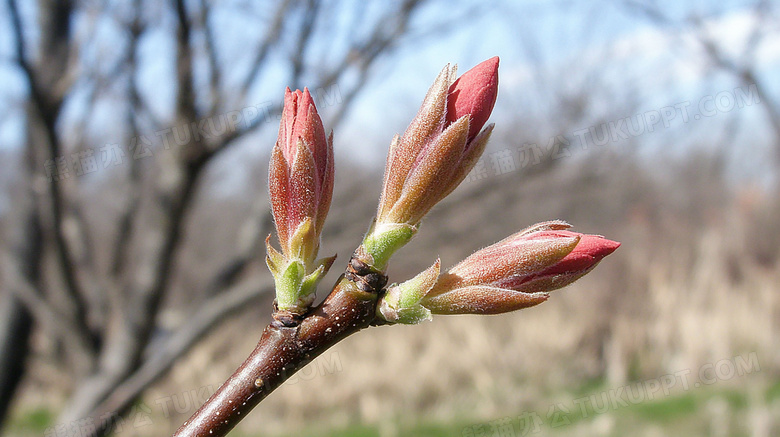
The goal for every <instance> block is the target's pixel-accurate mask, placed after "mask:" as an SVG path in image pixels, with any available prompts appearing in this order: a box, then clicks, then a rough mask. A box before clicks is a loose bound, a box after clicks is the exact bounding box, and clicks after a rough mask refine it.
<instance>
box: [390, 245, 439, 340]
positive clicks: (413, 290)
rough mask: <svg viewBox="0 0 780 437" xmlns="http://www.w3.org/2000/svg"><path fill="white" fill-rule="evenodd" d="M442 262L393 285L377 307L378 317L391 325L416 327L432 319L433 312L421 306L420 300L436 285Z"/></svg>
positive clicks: (437, 261) (437, 262)
mask: <svg viewBox="0 0 780 437" xmlns="http://www.w3.org/2000/svg"><path fill="white" fill-rule="evenodd" d="M440 267H441V261H440V260H438V259H437V260H436V262H435V263H434V264H433V265H432V266H430V267H428V269H426V270H425V271H423V272H422V273H420V274H419V275H417V276H415V277H414V278H412V279H410V280H408V281H406V282H403V283H401V284H393V285H391V286H390V287H388V288H387V292H386V293H385V295H384V296H383V297H382V299H381V300H380V301H379V305H378V306H377V317H379V318H380V319H382V320H385V321H386V322H390V323H403V324H406V325H416V324H418V323H421V322H423V321H425V320H430V319H431V311H430V310H429V309H428V308H425V307H424V306H422V305H420V300H422V298H423V297H424V296H425V295H426V294H428V292H429V291H430V290H431V288H433V286H434V285H435V284H436V279H437V278H438V277H439V270H440Z"/></svg>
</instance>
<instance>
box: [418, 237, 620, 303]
mask: <svg viewBox="0 0 780 437" xmlns="http://www.w3.org/2000/svg"><path fill="white" fill-rule="evenodd" d="M568 227H569V225H567V224H565V223H563V222H548V223H542V224H539V225H536V226H533V227H531V228H529V229H526V230H524V231H521V232H518V233H517V234H514V235H512V236H510V237H508V238H506V239H504V240H502V241H499V242H498V243H496V244H494V245H492V246H489V247H486V248H484V249H481V250H479V251H477V252H475V253H473V254H472V255H470V256H469V257H468V258H466V259H465V260H463V261H462V262H460V263H459V264H457V265H456V266H454V267H453V268H451V269H450V270H449V271H448V272H447V273H445V274H443V275H441V277H439V280H438V281H437V282H436V285H434V286H433V288H432V289H431V291H430V292H428V293H427V294H426V295H425V297H424V298H423V299H422V300H421V302H420V303H421V304H422V305H423V306H424V307H426V308H428V309H429V310H431V312H432V313H433V314H500V313H505V312H509V311H515V310H518V309H522V308H527V307H531V306H534V305H538V304H540V303H542V302H544V301H546V300H547V298H548V297H549V294H548V292H550V291H552V290H555V289H558V288H561V287H564V286H566V285H569V284H571V283H572V282H574V281H575V280H577V279H579V278H580V277H582V276H583V275H585V274H586V273H588V272H589V271H590V270H592V269H593V268H594V267H595V266H596V264H598V263H599V261H601V260H602V259H603V258H604V257H605V256H607V255H609V254H610V253H612V252H613V251H615V249H617V248H618V247H619V246H620V243H617V242H615V241H611V240H607V239H606V238H603V237H601V236H598V235H588V234H580V233H577V232H571V231H567V230H566V228H568Z"/></svg>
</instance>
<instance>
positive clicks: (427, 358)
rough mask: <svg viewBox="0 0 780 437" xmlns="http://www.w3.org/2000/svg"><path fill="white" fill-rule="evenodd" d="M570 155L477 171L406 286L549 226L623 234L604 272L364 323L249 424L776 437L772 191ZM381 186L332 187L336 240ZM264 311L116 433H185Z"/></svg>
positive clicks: (339, 242)
mask: <svg viewBox="0 0 780 437" xmlns="http://www.w3.org/2000/svg"><path fill="white" fill-rule="evenodd" d="M558 164H559V165H555V166H553V167H552V168H549V169H546V171H538V172H535V171H518V172H513V173H509V174H504V175H493V176H490V177H487V178H484V179H483V180H479V181H472V182H467V183H466V184H465V185H464V186H463V187H461V188H459V189H458V190H457V191H456V193H455V194H454V196H453V198H452V199H448V200H447V201H446V202H445V203H444V204H442V205H441V206H440V207H438V208H437V209H436V210H434V212H433V214H432V216H431V218H430V219H429V220H428V221H426V222H425V223H424V225H423V227H422V229H421V231H420V234H419V238H418V239H417V241H415V242H413V243H412V244H411V245H410V246H409V247H408V248H405V249H404V251H403V252H401V253H400V254H399V256H398V257H397V261H396V262H395V263H393V265H392V267H391V271H390V274H391V280H393V279H395V280H403V279H405V278H407V277H409V276H411V275H413V274H415V273H416V272H417V271H418V270H419V269H421V268H423V267H425V266H427V265H428V264H429V263H430V262H431V260H433V259H434V257H435V256H436V255H440V256H441V257H442V261H443V263H444V264H445V265H451V264H453V263H455V262H457V261H458V260H459V259H460V258H461V257H463V256H465V255H466V254H467V253H469V252H470V251H472V250H474V249H476V248H478V247H480V246H482V245H486V244H489V243H491V242H492V241H495V240H498V239H500V238H501V237H503V236H504V235H506V234H508V233H510V232H512V231H514V230H516V229H518V228H521V227H524V226H526V225H529V224H531V223H534V222H537V221H541V220H545V219H554V218H560V219H565V220H568V221H570V222H571V223H573V224H575V229H577V230H580V231H584V232H595V233H603V234H607V235H608V236H609V237H610V238H613V239H616V240H618V241H621V242H622V243H623V246H622V247H621V248H620V249H619V250H618V251H617V252H616V253H615V254H614V255H613V256H611V257H609V258H608V259H606V260H605V261H604V262H603V263H602V264H601V265H600V266H599V267H598V268H597V269H596V270H595V271H594V272H593V273H592V274H590V275H588V276H587V277H585V278H583V279H582V280H580V281H579V282H578V283H576V284H574V285H573V286H571V287H569V288H566V289H563V290H561V291H558V292H556V293H555V294H554V295H553V297H552V298H551V299H550V301H548V302H547V303H545V304H543V305H541V306H539V307H537V308H533V309H530V310H524V311H521V312H518V313H514V314H509V315H502V316H492V317H470V316H460V317H437V318H435V319H434V321H433V322H430V323H424V324H422V325H419V326H412V327H408V326H397V327H381V328H371V329H369V330H367V331H364V332H362V333H360V334H358V335H355V336H353V337H351V338H349V339H347V340H346V341H344V342H342V343H341V344H339V345H338V346H336V347H335V348H333V349H332V350H330V351H328V352H326V353H325V354H324V355H323V356H321V357H320V358H318V359H317V360H315V361H314V362H313V363H311V364H309V366H308V367H307V368H305V369H304V370H303V371H301V372H300V373H299V374H298V375H296V376H294V377H293V378H292V379H291V380H290V381H289V382H288V383H286V384H285V385H284V386H283V387H282V388H280V389H279V390H278V391H277V392H276V393H274V394H273V395H271V397H270V398H269V399H268V400H267V401H265V402H264V403H263V404H261V405H260V407H259V408H258V409H257V410H256V411H255V412H254V413H253V414H252V415H251V416H250V417H248V418H247V419H246V420H245V421H243V422H242V423H241V425H240V426H239V428H237V430H236V431H235V435H246V436H260V435H263V436H266V435H267V436H282V435H284V436H299V435H311V436H326V435H344V436H353V435H354V436H363V435H366V436H383V437H384V436H407V435H442V436H445V435H446V436H523V435H548V434H551V435H562V436H566V435H572V436H574V435H577V436H582V435H594V436H634V435H636V436H663V435H708V436H720V435H723V436H727V435H729V436H730V435H735V436H740V435H744V436H755V437H769V436H772V435H778V433H780V348H778V345H779V344H778V338H780V337H779V334H780V293H779V291H780V290H778V284H780V256H778V254H780V251H779V250H778V244H780V224H778V221H777V220H776V217H777V215H778V213H780V203H778V201H777V199H776V198H774V197H772V196H770V195H768V194H766V193H765V192H763V191H761V190H758V189H751V188H742V187H740V188H737V189H735V188H733V187H730V186H729V185H728V184H727V183H726V182H724V180H725V177H724V175H723V174H722V172H721V170H720V166H719V165H718V161H717V160H715V159H711V158H708V157H706V156H698V157H695V158H690V159H688V160H686V161H683V162H677V163H673V164H670V165H668V166H667V167H666V168H665V169H664V171H663V175H654V174H653V173H652V172H651V171H649V170H647V167H644V166H639V165H637V164H636V163H635V162H634V161H633V160H632V159H631V158H630V157H626V156H621V155H614V154H608V153H603V154H601V155H597V156H592V157H589V158H588V159H580V160H576V162H575V160H572V161H571V162H565V163H558ZM531 170H534V169H531ZM377 184H378V181H372V180H369V181H364V180H353V181H348V180H347V181H342V185H341V186H339V187H337V190H338V194H337V199H336V203H335V204H334V205H335V206H334V208H333V212H332V214H333V217H332V218H331V223H338V227H333V228H330V229H328V230H326V233H329V235H326V236H325V237H324V238H325V240H324V241H325V243H324V244H325V250H335V251H337V252H338V253H339V254H340V255H341V256H342V260H343V259H344V255H345V254H347V253H349V250H350V249H349V246H350V245H354V244H355V243H356V242H357V241H358V239H359V238H360V234H361V232H362V231H363V229H364V226H365V225H366V224H367V223H368V221H369V219H370V217H371V214H372V212H373V211H372V210H373V208H374V206H373V205H374V199H373V197H374V193H376V192H378V190H376V189H375V188H378V187H376V185H377ZM356 186H360V187H361V189H359V190H357V191H355V189H354V188H353V187H356ZM204 220H205V219H204ZM334 270H335V269H334ZM267 313H268V311H267V310H266V308H265V306H264V305H259V306H258V308H257V309H249V310H247V311H245V312H243V314H242V315H240V316H239V317H236V318H234V319H233V320H231V321H229V322H228V323H225V324H224V325H223V326H221V327H220V328H219V329H218V330H216V331H215V332H213V333H212V334H211V335H210V338H209V339H208V340H207V341H206V342H204V343H203V344H202V345H201V346H199V347H198V348H196V349H195V350H194V351H192V352H191V353H190V354H189V355H187V356H186V357H185V359H184V360H182V361H181V362H180V363H179V364H178V365H177V366H176V367H175V368H174V369H173V370H172V372H170V374H169V375H168V376H167V377H166V378H165V379H164V380H163V381H161V382H159V383H158V384H156V385H155V386H154V387H153V388H152V389H150V390H148V391H147V393H146V395H145V396H144V400H143V402H142V403H139V404H138V406H137V411H136V412H131V414H130V416H129V418H128V419H127V422H126V423H125V426H124V428H123V429H122V432H121V433H117V435H121V436H125V435H128V436H130V435H161V434H164V433H169V432H171V431H172V430H174V429H175V428H176V427H177V426H178V425H179V423H180V422H182V421H183V420H184V419H185V418H186V417H185V416H188V415H189V414H191V413H192V412H193V411H194V410H195V408H197V405H198V404H199V402H202V401H203V400H204V399H205V397H206V396H208V394H210V393H211V392H212V391H213V390H214V389H215V388H216V387H217V386H218V385H219V383H220V382H221V381H222V380H224V378H225V377H226V376H227V375H229V374H230V373H231V371H232V370H233V369H234V367H235V366H236V365H237V364H239V362H240V361H241V360H242V359H243V357H244V356H246V354H247V353H248V352H249V351H250V350H251V349H252V348H253V347H254V344H255V341H256V340H257V338H258V335H259V332H260V331H261V329H262V326H263V325H264V324H265V323H267V316H268V314H267ZM35 372H36V373H35V374H36V375H37V377H35V378H32V381H30V382H29V383H28V384H27V386H26V390H25V398H26V399H27V402H22V403H21V406H20V407H18V408H17V411H16V413H15V421H14V423H15V425H12V427H11V428H10V429H11V430H14V429H15V430H22V429H26V430H30V429H35V428H36V425H35V423H36V421H38V422H42V423H45V422H46V420H47V417H48V416H47V412H46V411H47V410H46V409H47V408H52V409H56V407H57V406H56V401H55V403H52V405H48V406H43V407H42V406H41V404H40V401H39V398H38V396H40V394H41V393H42V392H44V391H47V390H50V387H52V386H53V387H55V390H56V387H57V386H58V383H57V374H56V368H53V367H52V366H51V365H50V364H47V363H45V362H40V363H37V364H36V366H35ZM47 398H48V399H56V397H52V396H47ZM24 405H28V407H25V406H24ZM38 426H39V427H40V426H42V425H40V424H39V425H38ZM39 429H40V428H39ZM24 434H26V433H24Z"/></svg>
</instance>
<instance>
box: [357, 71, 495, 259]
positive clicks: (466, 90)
mask: <svg viewBox="0 0 780 437" xmlns="http://www.w3.org/2000/svg"><path fill="white" fill-rule="evenodd" d="M455 76H456V68H455V67H450V66H449V65H447V66H446V67H444V69H443V70H442V71H441V73H439V76H438V77H437V78H436V80H435V81H434V83H433V85H432V86H431V88H430V89H429V90H428V94H427V95H426V97H425V100H424V101H423V103H422V106H421V107H420V110H419V112H418V113H417V116H416V117H415V118H414V120H413V121H412V122H411V124H410V125H409V127H408V128H407V129H406V132H404V134H403V136H401V137H399V136H397V135H396V137H395V138H394V139H393V142H392V143H391V145H390V150H389V151H388V154H387V165H386V168H385V177H384V184H383V187H382V195H381V197H380V201H379V208H378V211H377V219H376V223H375V225H374V226H373V227H372V230H371V231H370V232H369V234H368V235H367V237H366V240H365V241H364V245H365V246H367V251H368V252H370V253H372V254H374V255H375V256H376V255H377V253H378V252H379V249H378V248H379V247H380V246H381V247H383V248H390V250H391V252H392V251H393V250H395V249H397V248H398V247H400V245H403V244H405V243H406V242H407V241H408V239H407V240H399V241H396V240H395V238H396V237H395V235H403V236H404V237H405V236H407V235H408V238H411V235H413V234H414V231H416V226H417V225H418V224H419V222H420V220H422V218H423V216H425V214H427V213H428V211H430V209H431V208H433V206H434V205H436V204H437V203H438V202H439V201H440V200H442V199H443V198H444V197H446V196H447V195H448V194H449V193H451V192H452V190H454V189H455V188H456V187H457V186H458V185H459V184H460V183H461V182H462V181H463V179H464V178H465V177H466V175H467V174H468V173H469V171H471V169H472V168H473V167H474V165H475V164H476V162H477V160H478V159H479V157H480V156H481V155H482V152H483V151H484V150H485V146H486V145H487V141H488V138H489V137H490V133H491V131H492V130H493V125H489V126H488V127H487V128H485V129H484V130H483V129H482V126H484V124H485V122H486V121H487V119H488V117H490V113H491V111H492V110H493V105H494V104H495V101H496V96H497V93H498V57H494V58H491V59H488V60H487V61H484V62H482V63H481V64H479V65H477V66H476V67H474V68H473V69H471V70H469V71H467V72H466V73H465V74H464V75H463V76H461V77H460V78H459V79H457V80H456V79H455ZM399 229H401V230H399ZM381 255H382V258H385V257H387V256H389V254H387V253H382V254H381Z"/></svg>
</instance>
